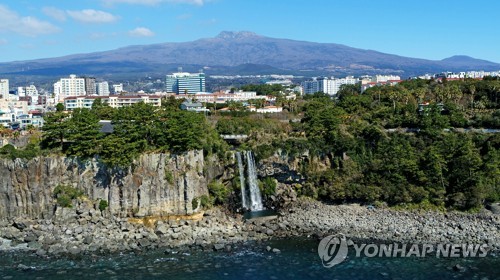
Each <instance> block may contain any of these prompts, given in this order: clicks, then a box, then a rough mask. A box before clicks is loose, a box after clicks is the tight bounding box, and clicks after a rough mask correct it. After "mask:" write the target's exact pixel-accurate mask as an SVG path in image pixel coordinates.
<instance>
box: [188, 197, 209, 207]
mask: <svg viewBox="0 0 500 280" xmlns="http://www.w3.org/2000/svg"><path fill="white" fill-rule="evenodd" d="M198 203H200V205H201V208H203V209H208V208H210V207H212V205H213V198H210V197H209V196H208V195H202V196H200V197H195V198H193V200H192V201H191V206H192V207H193V210H194V209H196V208H197V207H198Z"/></svg>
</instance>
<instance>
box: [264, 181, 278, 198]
mask: <svg viewBox="0 0 500 280" xmlns="http://www.w3.org/2000/svg"><path fill="white" fill-rule="evenodd" d="M261 186H262V187H261V191H262V194H263V195H264V196H271V195H274V194H275V193H276V180H274V179H273V178H271V177H266V178H264V180H262V185H261Z"/></svg>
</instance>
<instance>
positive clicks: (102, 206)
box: [99, 199, 108, 211]
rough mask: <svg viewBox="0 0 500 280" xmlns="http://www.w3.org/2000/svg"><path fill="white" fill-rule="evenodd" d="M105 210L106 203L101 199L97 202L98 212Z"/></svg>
mask: <svg viewBox="0 0 500 280" xmlns="http://www.w3.org/2000/svg"><path fill="white" fill-rule="evenodd" d="M106 208H108V201H107V200H104V199H101V200H100V201H99V210H101V211H104V210H106Z"/></svg>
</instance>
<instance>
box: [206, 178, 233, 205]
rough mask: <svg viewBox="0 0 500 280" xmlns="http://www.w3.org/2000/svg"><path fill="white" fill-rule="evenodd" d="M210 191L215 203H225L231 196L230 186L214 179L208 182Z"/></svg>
mask: <svg viewBox="0 0 500 280" xmlns="http://www.w3.org/2000/svg"><path fill="white" fill-rule="evenodd" d="M208 192H209V193H210V196H212V198H213V203H214V204H217V205H221V204H223V203H224V202H225V201H226V199H227V198H228V196H229V190H228V188H226V186H224V184H222V183H220V182H217V181H212V182H211V183H210V184H208Z"/></svg>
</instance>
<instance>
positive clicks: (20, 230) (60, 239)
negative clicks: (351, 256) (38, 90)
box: [0, 199, 500, 257]
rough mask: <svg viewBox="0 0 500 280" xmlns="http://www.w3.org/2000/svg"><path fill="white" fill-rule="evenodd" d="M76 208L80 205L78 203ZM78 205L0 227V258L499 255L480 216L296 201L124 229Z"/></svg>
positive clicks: (499, 235) (494, 217) (493, 217)
mask: <svg viewBox="0 0 500 280" xmlns="http://www.w3.org/2000/svg"><path fill="white" fill-rule="evenodd" d="M82 205H83V204H82ZM80 206H81V205H77V206H76V207H75V209H68V208H65V209H64V211H60V212H61V213H60V214H59V215H58V216H56V217H55V218H54V219H52V220H37V221H32V220H25V219H15V220H12V221H2V222H0V238H1V239H0V251H10V250H25V251H29V252H32V253H35V254H36V255H38V256H41V257H44V256H52V255H61V254H63V255H64V254H68V255H79V254H87V253H88V254H106V253H114V252H127V251H142V250H150V249H173V248H181V247H187V248H188V249H201V250H215V251H219V250H226V251H230V250H231V245H232V244H236V243H241V242H246V241H259V240H269V239H278V238H289V237H300V236H304V237H305V236H307V237H310V238H316V239H318V240H319V239H321V238H322V237H324V236H327V235H337V236H345V237H346V238H348V239H351V240H353V241H355V242H357V241H372V242H377V241H385V242H391V243H408V244H409V243H416V244H440V243H441V244H443V243H447V244H466V243H467V244H487V245H488V249H489V250H490V251H499V250H500V215H498V214H492V213H491V212H488V211H486V210H485V211H483V212H480V213H476V214H469V213H459V212H447V213H440V212H416V211H402V210H393V209H380V208H376V209H373V208H367V207H363V206H360V205H356V204H349V205H328V204H325V203H322V202H318V201H314V200H310V199H298V200H297V201H295V202H293V203H291V204H290V205H289V206H288V207H286V208H283V209H281V210H280V211H279V212H278V213H279V215H278V216H277V217H276V218H274V219H270V218H263V219H259V218H257V219H252V220H246V221H245V220H243V217H242V215H239V214H237V215H232V214H231V215H228V214H227V213H225V212H224V211H222V210H221V209H220V208H213V209H210V210H207V211H206V212H205V214H204V215H203V217H202V218H201V219H199V220H189V219H180V218H179V219H171V220H168V219H167V220H164V221H163V220H155V221H154V222H153V223H149V224H148V225H149V226H148V225H144V224H143V223H137V222H130V220H129V218H116V217H113V216H111V215H107V214H106V213H105V212H103V213H101V212H100V211H99V210H94V209H87V208H82V207H83V206H82V207H80Z"/></svg>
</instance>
